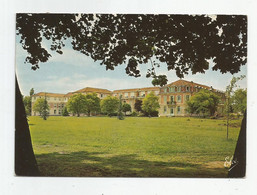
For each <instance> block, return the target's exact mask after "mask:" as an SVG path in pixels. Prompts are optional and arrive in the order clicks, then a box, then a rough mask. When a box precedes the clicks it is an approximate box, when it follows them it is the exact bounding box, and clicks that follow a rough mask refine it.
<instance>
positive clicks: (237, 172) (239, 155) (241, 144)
mask: <svg viewBox="0 0 257 195" xmlns="http://www.w3.org/2000/svg"><path fill="white" fill-rule="evenodd" d="M245 170H246V111H245V114H244V118H243V120H242V124H241V129H240V133H239V136H238V140H237V144H236V149H235V153H234V156H233V160H232V163H231V167H230V169H229V171H228V177H230V178H235V177H244V176H245Z"/></svg>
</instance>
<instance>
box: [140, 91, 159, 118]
mask: <svg viewBox="0 0 257 195" xmlns="http://www.w3.org/2000/svg"><path fill="white" fill-rule="evenodd" d="M158 108H160V105H159V98H158V97H157V96H156V95H154V93H153V92H151V93H149V94H148V95H147V96H146V97H145V98H144V99H143V103H142V110H143V111H144V112H146V113H147V114H148V116H149V117H150V116H151V113H153V112H155V111H157V110H158Z"/></svg>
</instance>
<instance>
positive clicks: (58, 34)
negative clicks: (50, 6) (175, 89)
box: [17, 14, 247, 141]
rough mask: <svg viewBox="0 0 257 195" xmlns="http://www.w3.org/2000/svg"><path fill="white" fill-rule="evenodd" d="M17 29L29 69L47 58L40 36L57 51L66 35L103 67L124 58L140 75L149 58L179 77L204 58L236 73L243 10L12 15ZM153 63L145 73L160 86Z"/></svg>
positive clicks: (162, 79) (242, 52) (243, 53)
mask: <svg viewBox="0 0 257 195" xmlns="http://www.w3.org/2000/svg"><path fill="white" fill-rule="evenodd" d="M17 34H18V35H20V37H21V41H20V43H21V44H22V47H23V49H24V50H26V51H27V52H28V56H27V57H26V59H25V61H26V62H27V63H30V64H31V65H32V69H33V70H36V69H38V68H39V63H41V62H46V61H47V60H48V59H49V58H50V57H51V55H50V53H49V51H47V50H46V49H45V48H44V47H42V40H43V39H45V40H48V41H50V45H51V50H53V51H56V52H57V53H60V54H62V48H63V47H64V46H65V44H64V41H65V40H66V39H69V40H70V41H71V44H72V46H73V49H74V50H77V51H79V52H81V53H83V54H85V55H87V56H90V57H91V58H92V59H94V60H95V61H100V62H101V65H105V66H106V70H114V68H115V67H116V66H118V65H121V64H124V63H125V64H127V66H126V69H125V70H126V73H127V74H128V75H130V76H134V77H139V76H141V74H140V71H139V70H138V66H139V65H140V64H143V63H147V62H149V61H150V62H151V60H152V59H154V58H155V59H157V60H158V61H159V62H162V63H166V64H167V70H175V71H176V74H177V76H178V77H180V78H181V77H183V75H184V74H188V73H189V71H191V72H192V73H193V74H195V73H198V72H200V73H204V72H205V71H206V70H207V69H209V68H210V67H209V60H213V62H214V66H213V67H212V69H213V70H219V71H220V72H221V73H226V72H230V73H232V74H233V73H237V72H238V71H240V67H241V66H243V65H245V64H246V60H247V17H246V16H243V15H217V16H215V17H214V16H213V17H210V16H207V15H128V14H127V15H123V14H117V15H111V14H102V15H101V14H96V15H93V14H80V15H79V14H17ZM158 66H159V65H158V63H152V67H151V68H150V69H149V70H148V71H147V74H146V76H147V77H152V78H153V84H156V85H161V86H162V85H165V84H166V82H167V78H166V75H156V74H155V71H154V70H155V68H158ZM27 131H28V130H27ZM28 135H29V134H28ZM26 139H30V137H29V136H27V137H26V138H24V141H26Z"/></svg>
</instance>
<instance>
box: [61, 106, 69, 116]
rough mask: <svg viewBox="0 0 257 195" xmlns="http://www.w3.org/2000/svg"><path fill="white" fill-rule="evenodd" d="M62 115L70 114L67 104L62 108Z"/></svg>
mask: <svg viewBox="0 0 257 195" xmlns="http://www.w3.org/2000/svg"><path fill="white" fill-rule="evenodd" d="M62 116H69V112H68V110H67V107H66V106H65V107H64V109H63V110H62Z"/></svg>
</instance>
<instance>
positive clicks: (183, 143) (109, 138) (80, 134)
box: [29, 117, 241, 177]
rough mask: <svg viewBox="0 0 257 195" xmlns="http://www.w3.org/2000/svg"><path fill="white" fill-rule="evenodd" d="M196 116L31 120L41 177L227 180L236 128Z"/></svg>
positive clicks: (237, 126)
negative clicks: (227, 130) (228, 161)
mask: <svg viewBox="0 0 257 195" xmlns="http://www.w3.org/2000/svg"><path fill="white" fill-rule="evenodd" d="M240 123H241V120H240V121H239V120H238V121H233V124H232V126H231V127H230V129H229V137H230V138H229V140H226V126H225V121H224V120H213V119H199V118H179V117H173V118H140V117H138V118H133V117H131V118H129V117H127V118H126V119H125V120H122V121H120V120H117V118H108V117H99V118H98V117H80V118H77V117H49V118H48V119H47V120H46V121H44V120H43V119H42V118H39V117H29V125H30V131H31V137H32V142H33V148H34V152H35V155H36V159H37V162H38V166H39V169H40V172H41V174H42V175H43V176H85V177H226V176H227V169H226V168H224V162H225V157H227V156H230V157H231V156H232V155H233V153H234V149H235V146H236V142H237V137H238V134H239V130H240Z"/></svg>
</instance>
